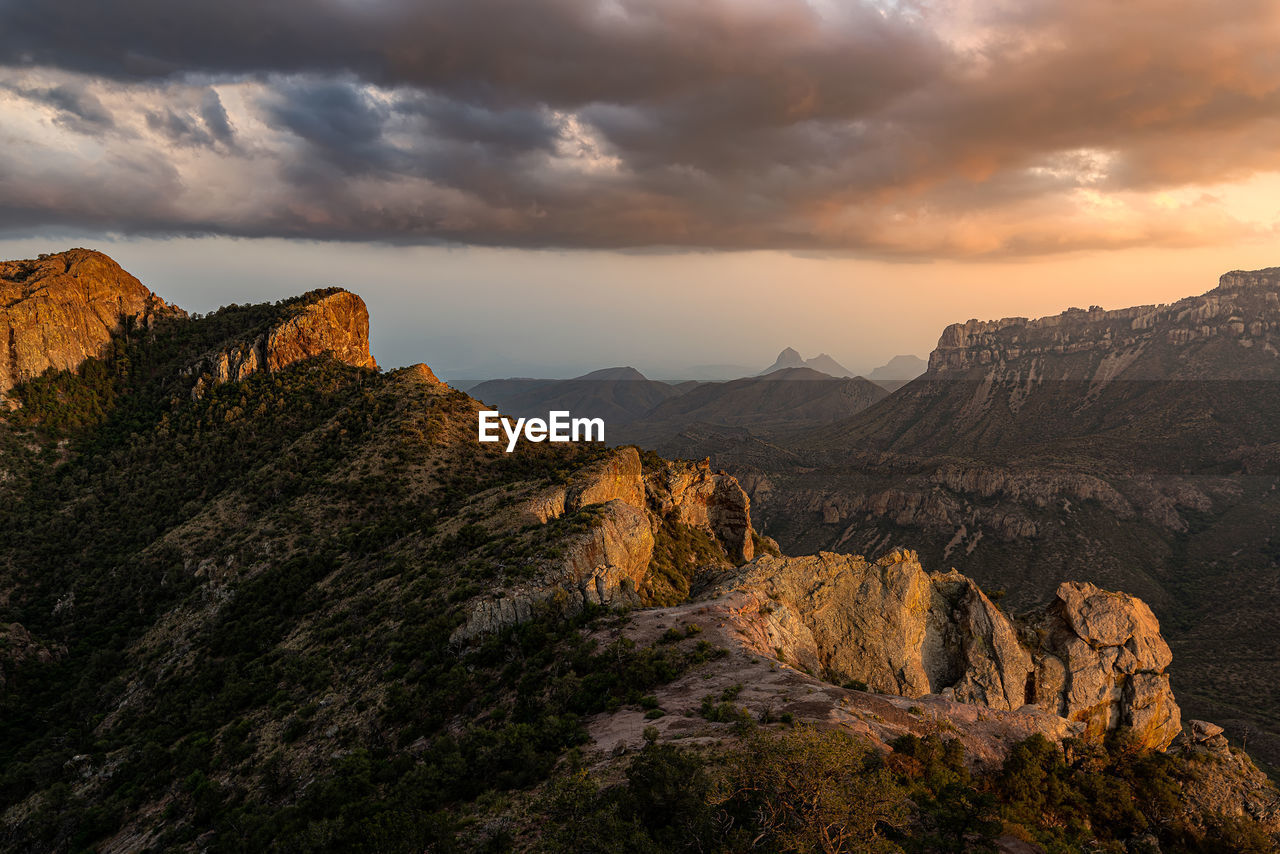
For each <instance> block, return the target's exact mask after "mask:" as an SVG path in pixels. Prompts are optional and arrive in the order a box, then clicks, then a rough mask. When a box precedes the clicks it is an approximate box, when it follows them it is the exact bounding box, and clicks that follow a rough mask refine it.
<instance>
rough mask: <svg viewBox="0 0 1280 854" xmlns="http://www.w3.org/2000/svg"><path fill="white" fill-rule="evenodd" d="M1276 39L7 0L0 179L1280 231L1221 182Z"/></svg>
mask: <svg viewBox="0 0 1280 854" xmlns="http://www.w3.org/2000/svg"><path fill="white" fill-rule="evenodd" d="M1276 56H1280V8H1277V7H1276V6H1275V4H1274V3H1273V2H1270V0H1265V2H1264V0H1235V2H1224V3H1219V4H1212V6H1210V5H1208V4H1204V3H1201V2H1196V0H1131V2H1128V3H1124V4H1116V3H1114V2H1110V0H1075V2H1068V0H1020V2H1017V3H985V2H984V3H976V2H973V0H967V2H965V0H954V2H945V0H936V2H934V0H908V1H907V2H899V3H887V2H874V1H873V0H847V2H839V3H834V2H829V3H822V4H817V3H813V4H810V3H806V2H802V0H703V2H698V3H689V2H687V0H433V2H421V0H359V2H357V0H278V2H273V3H270V4H262V3H258V2H256V0H255V2H249V0H223V2H219V3H212V2H190V3H184V4H181V5H180V6H175V5H174V4H172V3H169V2H162V0H115V2H109V3H102V2H100V0H44V2H42V3H38V4H31V3H18V2H13V1H12V0H10V2H4V0H0V66H3V68H0V79H2V80H3V81H4V85H5V87H6V91H7V92H9V93H10V97H9V98H8V100H5V101H0V111H3V113H0V114H2V115H6V116H9V115H11V114H12V111H15V110H22V109H26V108H30V107H31V106H39V107H41V108H43V109H45V110H48V111H52V112H51V115H52V119H51V121H50V123H49V124H48V125H33V124H31V123H29V122H27V123H15V124H17V125H20V127H19V128H18V129H17V130H14V129H10V131H9V132H10V134H11V135H14V136H15V137H16V144H13V145H10V146H8V147H7V148H5V149H0V174H10V175H12V174H14V165H15V163H16V162H17V160H18V158H20V157H21V158H24V162H26V163H27V164H28V166H29V165H31V164H32V163H35V164H37V165H39V163H40V160H41V157H40V155H39V150H40V149H46V150H57V151H60V152H61V154H60V155H59V157H60V161H59V164H60V167H61V168H62V169H63V170H65V171H63V172H61V173H54V172H51V171H49V170H44V172H43V173H42V174H44V176H45V180H48V181H51V182H53V183H54V184H58V183H63V184H66V186H67V188H68V189H69V188H70V187H72V186H74V185H76V183H77V181H78V179H79V178H80V177H81V176H82V175H83V174H85V173H87V172H88V171H89V170H98V171H97V172H96V173H95V174H96V175H97V176H98V177H96V178H95V188H96V190H97V191H98V192H103V193H113V192H117V191H118V190H117V187H119V186H121V185H123V184H125V183H126V182H128V181H131V180H135V179H136V175H135V173H134V171H133V169H132V167H128V166H126V165H125V164H128V163H130V162H131V160H130V157H133V156H138V155H139V152H145V153H146V156H150V157H153V158H155V159H156V160H157V161H159V162H162V163H164V164H165V165H166V167H167V168H168V169H169V170H170V172H168V173H166V178H165V181H166V182H167V183H166V186H167V187H168V188H169V189H170V190H171V191H172V192H173V195H171V196H168V197H166V198H164V199H161V200H158V201H157V202H156V204H154V205H150V206H148V205H149V201H148V200H150V199H151V198H152V197H151V196H150V195H149V194H145V193H142V194H139V193H136V192H134V191H132V190H129V191H128V192H125V191H123V190H120V191H119V192H122V193H123V195H122V196H121V198H127V199H128V204H127V205H118V207H119V208H120V210H119V213H118V217H117V219H118V221H119V227H120V228H121V229H123V230H126V231H138V232H147V233H191V232H205V231H209V232H215V233H226V234H237V235H276V236H304V237H317V238H321V239H350V240H386V241H393V242H432V241H458V242H464V243H472V244H479V245H513V246H554V247H602V248H638V247H648V246H660V247H709V248H761V247H764V248H784V249H797V250H830V251H842V250H850V251H859V252H866V253H877V254H883V255H897V256H929V257H933V256H938V255H946V256H974V255H977V256H988V255H1009V254H1036V253H1045V252H1061V251H1073V250H1076V249H1088V248H1099V247H1102V248H1106V247H1113V246H1119V245H1134V244H1142V243H1148V244H1167V245H1186V244H1189V243H1195V242H1207V241H1227V240H1238V239H1248V238H1249V237H1250V236H1252V235H1256V234H1259V233H1266V234H1270V233H1272V232H1271V231H1270V229H1271V228H1272V223H1271V222H1258V221H1253V220H1249V219H1248V218H1247V217H1245V216H1243V215H1235V214H1233V212H1232V211H1231V210H1229V209H1226V208H1224V207H1223V206H1222V205H1221V204H1218V203H1209V202H1204V201H1203V200H1202V197H1203V196H1205V194H1206V192H1207V193H1210V194H1212V193H1215V192H1216V189H1215V188H1217V187H1218V186H1219V185H1223V184H1227V183H1233V182H1234V183H1241V182H1244V183H1246V184H1247V182H1249V181H1250V180H1252V179H1253V178H1255V177H1256V176H1258V175H1263V174H1270V173H1274V172H1276V171H1280V145H1278V144H1277V143H1280V120H1278V119H1277V117H1280V63H1278V62H1276V60H1275V57H1276ZM24 104H25V105H26V106H25V107H24ZM63 133H73V134H81V135H84V134H93V135H95V137H96V139H97V144H98V145H100V146H101V150H100V151H92V150H91V151H85V152H82V153H80V154H77V153H76V151H77V150H76V149H75V148H74V146H70V145H69V144H67V143H62V142H59V135H60V134H63ZM103 152H105V153H107V154H109V155H111V157H108V158H106V159H104V158H102V157H101V156H99V155H101V154H102V153H103ZM126 155H128V156H126ZM77 158H78V159H77ZM112 158H114V159H112ZM110 164H116V166H115V167H114V168H117V169H118V170H119V172H118V174H116V173H112V172H107V173H105V174H104V173H103V172H102V170H103V168H104V166H107V167H109V166H110ZM1171 192H1172V193H1176V194H1183V195H1185V196H1186V198H1187V199H1189V200H1191V201H1179V202H1177V203H1175V204H1168V203H1159V204H1157V203H1156V201H1155V199H1156V198H1157V197H1158V196H1161V194H1164V196H1163V197H1164V198H1166V199H1167V194H1169V193H1171ZM28 196H30V194H28ZM41 199H43V200H44V201H41ZM1195 200H1200V201H1195ZM101 206H102V202H101V201H100V200H90V199H77V198H76V195H75V194H74V193H71V192H52V191H50V192H46V193H43V194H40V195H39V196H38V197H36V196H30V198H29V203H28V204H27V205H25V206H24V207H23V209H22V213H23V216H26V217H28V223H29V225H31V226H33V227H34V226H38V225H45V224H54V225H68V224H70V225H82V224H87V223H91V222H94V221H96V217H97V216H98V214H96V213H95V211H96V210H97V209H98V208H100V207H101Z"/></svg>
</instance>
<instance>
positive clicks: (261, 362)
mask: <svg viewBox="0 0 1280 854" xmlns="http://www.w3.org/2000/svg"><path fill="white" fill-rule="evenodd" d="M324 353H329V354H331V355H332V356H333V357H334V358H335V359H338V360H339V361H342V362H346V363H347V364H349V365H354V366H356V367H357V368H372V369H374V370H377V368H378V363H377V362H376V361H375V360H374V358H373V356H372V354H370V352H369V310H368V308H366V307H365V304H364V300H362V299H361V298H360V297H358V296H356V295H355V294H353V293H351V292H350V291H344V290H338V289H334V290H332V291H330V292H323V291H321V292H317V293H316V294H314V298H313V299H312V300H311V301H309V302H307V303H305V304H304V305H302V306H301V307H299V308H297V309H296V310H294V311H293V312H292V313H291V314H289V315H288V316H287V317H285V318H284V319H282V320H280V321H279V322H277V323H276V324H275V325H273V326H272V327H271V328H270V329H268V330H267V331H266V332H263V333H262V334H260V335H258V336H257V337H256V338H254V340H252V341H240V342H237V343H235V344H232V345H230V346H228V347H225V348H223V349H221V350H217V351H215V352H212V353H208V354H206V355H205V356H204V357H203V358H201V359H200V360H199V361H198V362H196V363H195V364H193V365H191V366H190V367H189V368H187V370H186V373H187V374H188V375H193V376H195V377H197V380H196V385H195V387H194V388H193V390H192V396H193V397H199V396H200V395H201V394H202V393H203V391H204V388H205V375H208V377H209V379H210V380H211V381H212V382H213V383H214V384H218V383H225V382H239V381H241V380H244V379H247V378H248V377H249V376H251V375H253V374H255V373H257V372H258V371H262V370H266V371H278V370H280V369H281V368H284V367H287V366H289V365H292V364H294V363H295V362H300V361H302V360H303V359H309V358H312V357H314V356H319V355H322V354H324ZM421 367H422V368H426V366H425V365H423V366H421ZM426 370H427V372H428V373H430V370H431V369H430V368H426ZM431 378H432V379H433V380H434V379H435V375H434V374H432V375H431Z"/></svg>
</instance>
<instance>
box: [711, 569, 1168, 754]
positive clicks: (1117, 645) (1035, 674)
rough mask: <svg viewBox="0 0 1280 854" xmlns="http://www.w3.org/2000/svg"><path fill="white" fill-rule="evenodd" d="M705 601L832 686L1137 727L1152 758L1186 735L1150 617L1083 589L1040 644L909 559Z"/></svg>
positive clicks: (1105, 727) (790, 579)
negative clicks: (721, 603) (851, 684)
mask: <svg viewBox="0 0 1280 854" xmlns="http://www.w3.org/2000/svg"><path fill="white" fill-rule="evenodd" d="M712 596H716V597H721V598H724V599H725V601H726V602H727V603H729V604H727V605H726V607H727V609H728V610H729V612H730V613H731V614H732V615H733V621H734V623H735V625H736V626H737V629H738V631H739V633H740V634H741V636H742V637H743V638H744V641H745V642H746V643H747V645H748V646H749V648H751V649H753V650H754V651H755V652H757V653H759V654H761V655H767V656H771V657H775V658H778V659H779V660H781V661H785V662H789V663H793V664H795V665H796V666H799V667H801V668H804V669H806V670H809V671H811V672H813V673H815V674H817V675H821V676H823V677H824V678H826V679H827V680H828V681H833V682H836V683H837V684H839V683H842V682H845V681H849V680H854V681H861V682H864V683H866V684H867V685H868V687H870V688H871V689H872V690H874V691H877V692H880V693H886V694H897V695H901V696H906V697H922V696H926V695H930V694H938V695H942V696H944V697H947V698H949V699H953V700H956V701H958V702H962V703H972V704H977V705H981V706H986V707H989V708H993V709H1002V710H1009V711H1012V710H1017V709H1022V708H1027V707H1034V708H1038V709H1042V710H1044V711H1047V712H1051V713H1053V714H1056V715H1060V716H1062V717H1064V718H1066V719H1067V720H1068V721H1070V722H1071V724H1072V725H1074V726H1075V727H1077V728H1078V730H1079V731H1080V732H1082V733H1084V734H1085V735H1087V736H1090V737H1094V738H1100V737H1101V736H1102V735H1103V734H1105V733H1106V732H1107V731H1109V730H1112V729H1116V728H1117V727H1120V726H1126V727H1131V728H1132V729H1133V731H1134V732H1135V734H1136V735H1137V737H1138V739H1139V740H1140V741H1141V743H1142V744H1143V745H1145V746H1147V747H1151V748H1155V749H1163V748H1165V747H1167V746H1168V745H1169V743H1170V742H1171V741H1172V740H1173V738H1174V737H1175V736H1176V735H1177V734H1178V732H1179V730H1180V729H1181V721H1180V718H1181V715H1180V712H1179V709H1178V706H1177V703H1176V702H1175V701H1174V698H1173V692H1172V691H1171V689H1170V687H1169V677H1168V675H1167V674H1166V673H1165V669H1166V668H1167V667H1168V665H1169V663H1170V661H1171V658H1172V657H1171V655H1170V653H1169V647H1168V645H1167V644H1166V643H1165V642H1164V639H1163V638H1162V637H1161V636H1160V627H1159V623H1158V622H1157V621H1156V619H1155V617H1154V615H1152V613H1151V610H1150V609H1149V608H1148V607H1147V606H1146V604H1145V603H1143V602H1141V601H1140V600H1138V599H1135V598H1134V597H1131V596H1126V595H1124V594H1121V593H1109V592H1106V591H1102V590H1098V589H1097V588H1096V587H1094V586H1093V585H1091V584H1079V583H1067V584H1063V585H1061V587H1060V588H1059V590H1058V597H1057V599H1056V600H1055V602H1054V603H1053V604H1052V605H1051V606H1050V607H1049V608H1047V609H1046V610H1045V611H1044V612H1043V614H1042V615H1041V618H1040V622H1039V623H1038V625H1037V628H1038V629H1039V632H1034V631H1020V627H1019V626H1018V625H1017V624H1015V623H1014V621H1013V620H1011V619H1010V618H1009V617H1008V616H1006V615H1005V614H1004V612H1003V611H1001V610H1000V609H999V608H997V607H996V606H995V605H994V604H993V603H992V602H991V600H990V599H988V598H987V596H986V595H985V594H984V593H983V592H982V591H981V590H980V589H979V588H978V586H977V585H976V584H974V583H973V581H972V580H970V579H968V578H966V577H965V576H963V575H961V574H960V573H958V572H955V571H954V570H953V571H951V572H948V573H932V574H930V573H926V572H925V570H924V569H923V568H922V567H921V565H920V562H919V559H918V558H917V556H916V555H915V554H914V553H913V552H910V551H904V550H895V551H893V552H890V553H889V554H888V555H886V556H885V557H883V558H881V559H879V560H877V561H876V562H874V563H871V562H868V561H867V560H865V559H864V558H862V557H860V556H858V555H839V554H831V553H827V552H823V553H819V554H817V555H811V556H808V557H797V558H775V557H761V558H758V559H756V560H755V561H753V562H751V563H750V564H748V565H747V566H745V567H743V569H742V570H741V571H739V572H737V573H734V574H732V575H731V576H729V577H728V578H726V579H725V580H723V581H721V583H720V585H719V587H718V588H717V589H716V590H715V591H714V592H713V594H712ZM1027 628H1028V629H1030V627H1027ZM1036 637H1039V638H1042V640H1039V641H1035V640H1031V638H1036Z"/></svg>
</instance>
